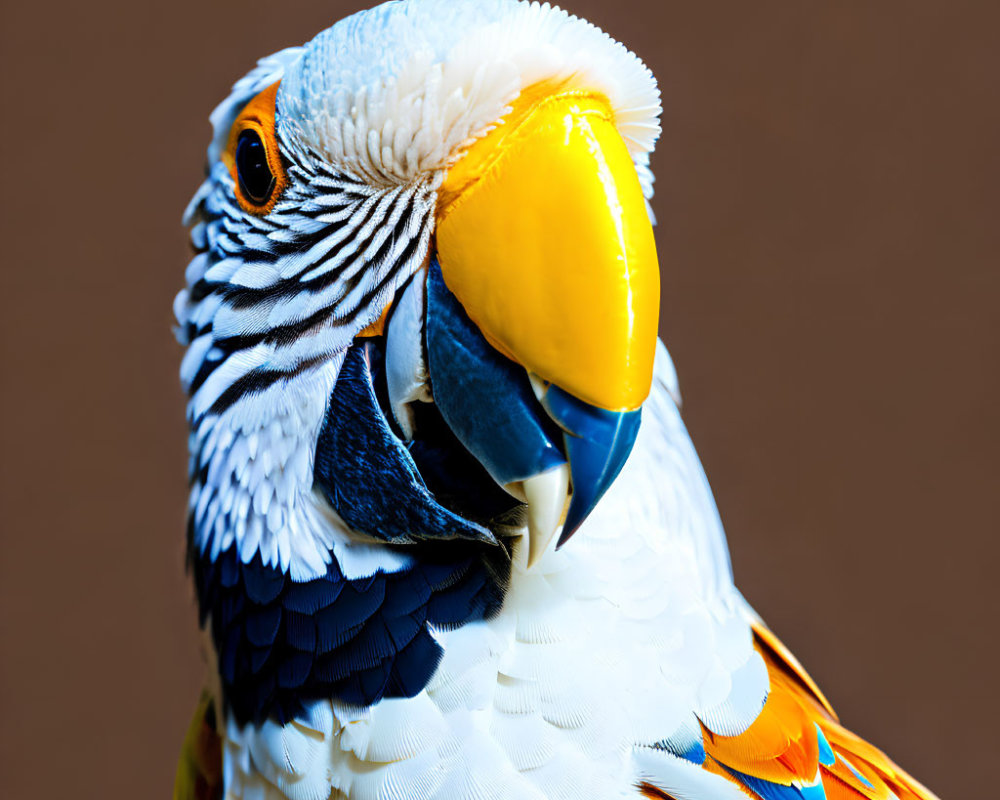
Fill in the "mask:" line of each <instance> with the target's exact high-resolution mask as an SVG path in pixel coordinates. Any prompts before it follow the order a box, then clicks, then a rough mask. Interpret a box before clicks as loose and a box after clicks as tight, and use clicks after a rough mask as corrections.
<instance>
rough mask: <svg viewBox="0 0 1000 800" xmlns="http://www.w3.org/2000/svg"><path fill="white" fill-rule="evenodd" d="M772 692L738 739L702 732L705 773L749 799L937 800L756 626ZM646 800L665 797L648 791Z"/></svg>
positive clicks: (786, 652) (653, 790)
mask: <svg viewBox="0 0 1000 800" xmlns="http://www.w3.org/2000/svg"><path fill="white" fill-rule="evenodd" d="M754 643H755V646H756V648H757V651H758V652H759V653H760V655H761V656H762V657H763V659H764V662H765V663H766V664H767V671H768V675H769V677H770V679H771V691H770V694H769V695H768V698H767V702H766V703H765V705H764V709H763V711H762V712H761V714H760V716H759V717H758V718H757V720H756V721H755V722H754V723H753V725H751V726H750V727H749V728H748V729H747V730H746V731H745V732H744V733H742V734H741V735H739V736H717V735H715V734H713V733H712V732H711V731H709V730H708V729H707V728H704V727H703V728H702V735H703V745H704V749H705V754H706V755H705V760H704V763H703V764H702V766H703V768H704V769H706V770H708V771H710V772H713V773H715V774H717V775H721V776H722V777H724V778H726V779H728V780H729V781H730V782H732V783H734V784H736V785H737V786H739V787H740V788H741V789H742V790H743V791H744V792H745V793H746V794H747V796H748V797H751V798H766V799H767V800H779V798H780V800H784V798H789V800H791V799H792V798H802V800H820V799H821V798H824V797H825V798H826V800H859V799H860V798H864V800H891V798H893V797H895V798H898V800H936V798H935V796H934V794H933V793H932V792H930V791H929V790H928V789H926V788H925V787H923V786H921V785H920V784H919V783H917V782H916V781H915V780H913V778H911V777H910V776H909V775H907V774H906V773H905V772H903V771H902V770H901V769H900V768H899V767H897V766H896V765H895V764H894V763H893V762H892V761H891V760H890V759H889V758H888V757H887V756H886V755H885V754H884V753H883V752H882V751H880V750H878V749H877V748H875V747H872V746H871V745H870V744H868V743H867V742H865V741H864V740H863V739H861V738H859V737H857V736H855V735H854V734H853V733H851V732H850V731H848V730H846V729H845V728H844V727H843V726H841V724H840V722H839V721H838V719H837V716H836V714H835V713H834V711H833V709H832V708H831V706H830V704H829V702H828V701H827V699H826V698H825V697H824V696H823V694H822V692H820V690H819V688H818V687H817V686H816V684H815V682H814V681H813V680H812V678H810V677H809V675H808V673H806V671H805V670H804V669H803V668H802V666H801V665H800V664H799V663H798V661H796V659H795V658H794V656H792V655H791V653H789V651H788V650H787V649H786V648H785V646H784V645H783V644H782V643H781V642H780V641H779V640H778V638H777V637H776V636H775V635H774V634H773V633H771V631H769V630H768V629H767V628H766V627H764V626H763V625H762V624H755V625H754ZM643 791H644V793H645V794H646V796H648V797H654V798H655V797H661V798H662V797H664V796H665V795H663V793H662V792H659V791H657V790H655V789H652V787H643Z"/></svg>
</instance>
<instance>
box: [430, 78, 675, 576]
mask: <svg viewBox="0 0 1000 800" xmlns="http://www.w3.org/2000/svg"><path fill="white" fill-rule="evenodd" d="M437 255H438V260H439V262H440V276H441V279H443V285H442V286H441V287H440V289H441V290H443V291H444V293H445V294H450V295H453V296H454V298H455V299H456V300H457V303H458V304H460V305H461V309H462V311H464V315H467V318H468V320H470V321H471V323H472V325H473V326H474V327H475V329H476V331H477V332H478V333H479V334H481V336H482V337H483V339H484V340H485V342H488V343H489V345H490V347H491V348H492V349H493V350H494V351H496V352H498V353H499V354H502V356H503V357H504V360H505V361H506V360H507V359H509V361H510V362H514V363H515V364H516V365H519V366H520V367H522V368H523V369H522V370H519V374H520V375H521V376H522V378H521V383H520V386H519V388H518V389H517V390H516V391H513V392H512V391H511V390H510V385H511V383H510V381H504V382H502V383H498V380H499V379H498V377H497V375H493V376H492V378H490V379H489V380H486V381H485V382H484V381H481V380H477V379H476V378H475V377H474V376H472V375H470V373H469V370H472V371H476V364H477V363H478V364H482V363H483V361H484V359H486V360H489V359H488V357H487V356H485V355H484V354H483V353H478V355H477V356H476V358H475V359H471V360H470V358H465V359H463V358H458V359H457V361H456V359H455V354H456V348H457V349H458V350H461V351H462V352H464V353H466V355H467V356H471V355H472V352H471V351H474V350H476V348H475V347H474V346H471V345H470V344H469V342H468V339H469V338H470V337H469V335H468V334H467V333H464V332H462V331H461V328H462V325H461V324H457V325H456V324H454V320H455V319H456V318H457V317H458V316H464V315H462V314H458V313H457V312H456V311H455V309H450V308H448V309H446V310H445V311H442V310H441V309H445V308H446V306H447V305H448V302H447V301H446V300H442V301H441V302H439V303H438V308H439V312H438V313H437V316H436V318H435V313H434V305H433V302H432V301H433V299H434V296H435V292H434V290H433V287H432V286H431V284H429V287H431V291H430V292H429V295H428V327H427V336H428V356H429V364H428V366H429V369H430V374H431V381H432V386H433V391H434V397H435V402H436V403H437V404H438V405H439V407H440V408H441V412H442V414H443V415H444V416H445V418H446V419H447V420H448V422H449V425H451V426H452V427H453V428H456V432H457V433H458V435H459V437H460V438H462V439H463V443H464V444H466V446H467V447H469V449H470V450H471V451H472V452H473V453H475V454H476V455H477V456H478V457H479V458H480V460H481V461H482V462H483V463H484V465H485V466H486V468H487V469H488V470H490V472H491V474H493V475H494V478H496V479H497V480H498V481H499V482H501V483H502V484H504V485H508V486H512V487H514V491H520V492H521V493H522V494H523V495H525V497H526V498H527V501H528V503H529V528H530V527H531V526H532V519H533V518H537V524H536V527H538V526H541V527H544V528H546V530H539V531H537V532H536V531H534V530H532V531H530V533H531V537H532V540H533V541H532V547H531V552H532V554H533V555H534V557H536V558H537V557H538V555H540V553H541V552H542V551H543V550H544V549H545V548H544V545H547V543H548V540H550V539H551V538H552V537H553V535H554V533H555V528H556V527H557V526H558V525H559V523H562V525H563V532H562V536H561V537H560V544H562V543H563V542H565V541H566V539H568V538H569V536H570V535H571V534H572V533H573V531H575V530H576V528H577V527H578V526H579V525H580V524H581V523H582V522H583V520H584V519H585V518H586V516H587V515H588V514H589V513H590V511H591V510H592V508H593V507H594V505H595V504H596V503H597V501H598V500H599V499H600V497H601V495H603V493H604V492H605V491H606V490H607V488H608V487H609V486H610V485H611V482H612V481H613V480H614V479H615V477H616V476H617V474H618V472H619V471H620V469H621V467H622V466H623V465H624V463H625V460H626V458H627V457H628V454H629V452H630V451H631V447H632V444H633V442H634V440H635V435H636V433H637V431H638V421H639V409H640V407H641V406H642V403H643V402H644V401H645V399H646V397H647V396H648V394H649V390H650V386H651V383H652V374H653V355H654V351H655V346H656V335H657V322H658V313H659V268H658V264H657V259H656V246H655V242H654V239H653V232H652V225H651V223H650V220H649V216H648V212H647V209H646V203H645V199H644V197H643V193H642V189H641V187H640V184H639V179H638V176H637V174H636V170H635V167H634V164H633V161H632V158H631V156H630V154H629V152H628V148H627V146H626V144H625V142H624V140H623V139H622V137H621V135H620V134H619V133H618V131H617V130H616V128H615V125H614V115H613V112H612V110H611V107H610V104H609V103H608V102H607V100H605V99H604V98H603V97H601V96H599V95H597V94H594V93H587V92H578V91H572V92H565V91H564V92H559V91H556V92H552V91H551V87H549V90H546V89H545V88H544V87H540V88H537V89H536V90H529V91H527V92H525V93H524V94H523V95H522V97H521V98H519V100H518V101H517V103H515V104H514V106H513V110H512V112H511V113H510V114H509V115H508V116H507V117H506V118H505V119H504V120H503V121H502V122H501V123H500V124H498V125H497V127H496V128H495V129H494V130H493V131H492V132H490V133H489V134H488V135H487V136H485V137H484V138H482V139H481V140H479V141H478V142H476V143H475V144H474V145H473V146H472V147H471V148H469V150H468V151H467V152H466V153H465V155H463V156H462V158H461V159H460V160H459V162H458V163H457V164H455V165H454V166H453V167H452V168H451V169H450V170H449V173H448V176H447V178H446V180H445V182H444V185H443V186H442V188H441V190H440V194H439V203H438V214H437ZM432 282H433V281H432ZM438 295H439V296H440V297H444V294H442V291H439V292H438ZM435 320H437V322H436V321H435ZM470 347H471V350H470ZM459 364H461V366H459ZM436 372H437V374H435V373H436ZM445 373H447V374H448V380H443V378H444V374H445ZM511 374H513V373H511ZM528 374H530V375H531V376H532V381H531V384H529V383H528V380H527V377H528ZM514 382H515V383H516V381H514ZM501 398H502V399H503V402H501ZM539 401H540V405H539ZM540 408H544V410H545V412H546V414H543V415H541V417H542V418H539V415H538V414H537V413H536V409H540ZM471 417H476V419H477V420H478V421H477V422H476V423H475V424H470V422H469V419H470V418H471ZM484 417H485V421H484ZM512 417H514V418H518V419H520V423H523V424H520V423H519V424H518V425H515V426H513V427H511V425H510V424H509V423H510V421H511V418H512ZM463 429H464V430H465V434H464V435H463V433H462V430H463ZM505 432H506V433H507V434H510V435H507V436H505V435H504V434H505ZM553 433H554V435H555V437H556V439H558V438H560V437H561V438H563V440H564V446H563V448H562V452H564V453H565V457H566V460H567V461H568V473H569V474H568V482H569V483H570V484H571V488H572V495H571V497H570V499H569V502H568V505H563V504H562V503H563V501H565V499H566V497H565V492H566V483H567V479H566V475H565V473H566V464H565V462H564V461H563V458H562V453H560V452H559V451H558V450H555V449H554V448H552V447H549V446H546V443H551V438H552V435H553ZM526 444H527V446H526ZM560 470H561V472H560ZM560 475H562V476H564V477H562V478H560V477H559V476H560ZM540 476H542V477H544V476H548V477H545V478H544V481H545V482H544V491H543V488H542V487H543V483H542V481H541V480H540ZM553 476H554V477H553ZM536 479H537V480H536ZM560 487H561V491H562V493H563V496H562V497H559V498H557V499H556V500H552V501H546V502H550V503H559V504H560V505H559V508H558V512H557V513H552V511H551V510H545V511H543V512H540V513H534V514H533V513H532V512H533V509H532V497H533V496H536V495H539V494H540V493H541V494H544V495H545V496H546V497H548V496H550V495H558V494H559V491H560ZM553 519H554V520H555V521H554V522H553ZM548 528H553V530H547V529H548ZM535 539H545V540H546V541H545V542H544V545H543V546H541V547H540V548H539V546H537V545H536V543H535V541H534V540H535Z"/></svg>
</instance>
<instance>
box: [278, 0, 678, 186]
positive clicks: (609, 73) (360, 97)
mask: <svg viewBox="0 0 1000 800" xmlns="http://www.w3.org/2000/svg"><path fill="white" fill-rule="evenodd" d="M541 81H557V82H563V81H565V82H567V84H568V85H569V86H579V87H581V88H588V89H597V90H599V91H601V92H604V93H605V94H607V96H608V99H609V100H610V101H611V105H612V108H613V109H614V111H615V118H616V123H617V125H618V129H619V131H620V133H621V134H622V136H623V137H624V139H625V141H626V143H627V145H628V147H629V150H630V152H631V153H632V156H633V158H634V159H635V161H636V165H637V168H638V169H639V172H640V179H641V180H642V183H643V188H644V189H645V190H647V193H651V184H652V175H651V173H650V172H649V169H648V155H649V153H650V152H651V151H652V149H653V146H654V145H655V142H656V138H657V136H658V135H659V131H660V128H659V124H658V122H657V119H658V116H659V113H660V100H659V91H658V89H657V87H656V81H655V79H654V78H653V76H652V74H651V73H650V71H649V70H648V69H647V68H646V67H645V65H644V64H643V63H642V62H641V61H640V60H639V59H638V57H636V56H635V55H634V54H633V53H631V52H630V51H629V50H628V49H627V48H625V47H624V46H623V45H621V44H620V43H618V42H616V41H615V40H614V39H612V38H611V37H609V36H608V35H607V34H605V33H604V32H602V31H601V30H599V29H598V28H596V27H594V26H593V25H591V24H590V23H588V22H586V21H585V20H581V19H579V18H577V17H573V16H571V15H569V14H568V13H566V12H565V11H562V10H561V9H558V8H553V7H551V6H549V5H548V4H538V3H524V2H518V0H407V1H406V2H400V3H386V4H384V5H382V6H379V7H377V8H374V9H371V10H369V11H364V12H361V13H359V14H355V15H354V16H352V17H349V18H347V19H345V20H343V21H341V22H339V23H337V24H336V25H334V26H333V27H331V28H330V29H328V30H326V31H324V32H323V33H321V34H320V35H319V36H317V37H316V38H315V39H313V41H312V42H310V43H309V44H308V45H306V46H305V47H304V48H303V49H302V51H301V54H300V55H299V56H298V57H297V58H296V60H295V61H294V62H293V63H291V64H290V65H288V66H287V68H286V71H285V75H284V78H283V80H282V85H281V88H280V90H279V93H278V108H279V134H280V136H281V138H282V140H283V142H284V144H285V145H286V146H287V147H289V148H290V149H292V150H293V151H295V152H301V153H302V154H303V155H305V154H312V155H314V156H315V157H319V158H322V159H324V160H326V161H327V162H328V163H330V164H331V165H336V166H339V167H341V168H343V169H344V170H345V171H347V172H349V173H350V174H353V175H356V176H359V177H364V178H365V179H366V180H368V181H369V182H371V183H373V184H376V185H385V184H390V185H391V184H398V183H408V182H411V181H413V180H414V179H416V178H418V177H419V176H421V175H427V174H429V173H433V172H435V171H437V170H442V169H445V168H446V167H447V166H448V165H449V164H450V163H452V162H453V161H454V160H455V159H456V158H457V157H458V156H459V155H460V154H461V152H462V150H463V146H464V145H466V144H467V143H468V142H470V141H471V140H474V139H475V138H477V137H479V136H481V135H483V134H484V133H485V132H486V131H488V130H489V128H490V127H492V126H493V125H494V124H495V123H496V121H497V120H499V119H500V118H501V117H503V116H504V114H505V112H506V111H507V109H508V108H509V104H510V103H511V102H512V101H513V100H514V99H515V98H516V97H517V96H518V94H519V93H520V92H521V90H522V89H524V88H526V87H529V86H531V85H533V84H536V83H539V82H541Z"/></svg>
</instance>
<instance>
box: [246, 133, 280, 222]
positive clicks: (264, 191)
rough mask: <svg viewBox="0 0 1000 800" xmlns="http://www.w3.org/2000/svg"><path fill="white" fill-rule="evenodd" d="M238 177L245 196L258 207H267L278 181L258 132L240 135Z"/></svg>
mask: <svg viewBox="0 0 1000 800" xmlns="http://www.w3.org/2000/svg"><path fill="white" fill-rule="evenodd" d="M236 176H237V179H238V180H239V182H240V190H241V191H242V192H243V196H244V197H246V199H247V200H249V201H250V202H251V203H253V204H254V205H256V206H264V205H267V201H268V200H270V199H271V195H272V194H273V193H274V187H275V184H276V183H277V179H276V178H275V177H274V174H273V173H272V172H271V167H270V165H269V164H268V162H267V150H266V149H265V147H264V143H263V142H262V141H261V139H260V134H258V133H257V131H255V130H252V129H248V130H245V131H243V132H242V133H240V136H239V139H238V140H237V142H236Z"/></svg>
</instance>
